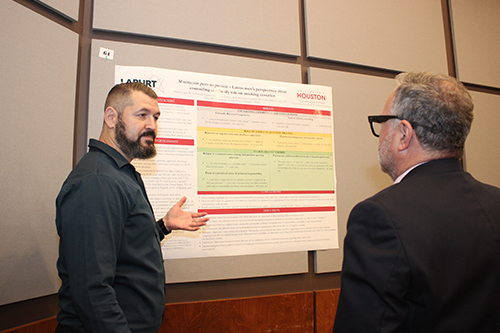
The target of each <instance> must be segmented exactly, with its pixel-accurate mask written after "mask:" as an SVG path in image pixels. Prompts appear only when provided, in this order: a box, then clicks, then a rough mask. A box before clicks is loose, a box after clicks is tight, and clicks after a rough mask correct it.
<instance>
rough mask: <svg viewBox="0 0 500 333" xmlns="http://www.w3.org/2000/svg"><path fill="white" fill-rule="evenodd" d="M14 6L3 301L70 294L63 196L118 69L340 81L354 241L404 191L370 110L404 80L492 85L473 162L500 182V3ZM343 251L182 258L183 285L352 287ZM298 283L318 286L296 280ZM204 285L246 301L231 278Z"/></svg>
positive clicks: (0, 37) (185, 289)
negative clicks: (359, 224) (388, 169)
mask: <svg viewBox="0 0 500 333" xmlns="http://www.w3.org/2000/svg"><path fill="white" fill-rule="evenodd" d="M1 1H2V10H1V11H0V18H1V20H0V31H1V33H0V43H1V45H2V47H1V48H0V59H2V61H1V62H0V66H1V68H0V73H1V75H2V79H1V80H0V100H1V101H2V103H1V105H2V116H3V120H2V122H1V123H0V129H1V131H0V135H1V138H0V145H1V146H0V147H1V152H2V155H1V163H0V166H1V174H2V178H1V187H0V188H1V205H2V207H1V211H2V215H1V217H0V230H1V232H0V263H1V264H0V270H1V271H0V276H1V278H0V305H2V304H8V303H12V302H17V301H21V300H25V299H31V298H35V297H38V296H43V295H49V294H54V293H56V292H57V289H58V286H59V280H58V278H57V271H56V268H55V260H56V258H57V244H58V239H57V235H56V233H55V227H54V214H55V205H54V201H55V197H56V195H57V192H58V190H59V188H60V186H61V183H62V181H63V180H64V178H65V177H66V175H67V173H68V172H69V171H70V169H71V166H72V162H74V161H73V154H75V155H76V159H78V158H79V157H81V155H82V154H83V153H82V152H84V151H85V149H86V148H85V147H86V144H87V134H89V135H90V136H93V137H94V136H96V133H98V131H99V128H100V124H101V120H100V119H98V118H99V113H100V109H101V104H102V102H103V99H104V96H105V94H106V93H107V90H108V89H109V88H110V86H111V85H112V81H113V78H112V76H111V77H109V70H110V68H112V67H113V66H114V65H115V64H117V65H144V66H157V67H163V68H171V69H178V70H190V71H198V72H204V73H212V74H221V75H231V76H242V77H252V78H261V79H269V80H279V81H287V82H295V83H311V84H321V85H328V86H331V87H332V90H333V97H334V121H335V150H336V154H337V155H336V160H337V181H338V212H339V223H340V226H339V229H340V230H341V237H342V236H343V232H345V223H346V219H347V215H348V213H349V211H350V209H351V208H352V206H353V205H354V204H355V203H357V202H358V201H360V200H362V199H363V198H365V197H366V196H368V195H371V194H373V193H374V192H376V191H378V190H380V189H382V188H383V187H385V186H387V185H388V184H389V179H388V178H387V176H385V175H384V174H382V173H381V172H379V171H378V165H377V159H376V145H377V143H376V139H375V138H374V137H372V136H371V134H370V130H369V126H368V122H367V120H366V116H367V115H368V114H377V113H379V112H380V111H381V108H382V106H383V103H384V101H385V99H386V97H387V95H388V94H389V93H390V91H391V90H392V88H393V82H392V79H391V78H392V77H393V76H394V75H395V74H396V73H397V72H400V71H409V70H428V71H436V72H442V73H448V70H449V68H453V65H454V64H455V63H456V67H455V68H454V69H453V71H456V74H457V76H458V77H459V78H460V79H461V80H462V81H464V82H466V83H468V84H472V85H470V86H471V87H472V88H473V89H475V90H478V92H474V93H473V96H474V98H475V100H476V121H475V123H474V124H473V130H472V132H471V136H470V140H469V142H468V143H467V146H466V149H467V152H466V166H467V169H468V170H469V171H471V173H472V174H477V176H478V178H479V179H481V180H484V181H486V182H491V183H494V184H495V185H497V186H500V179H499V177H498V176H497V174H498V171H497V170H498V169H499V166H500V155H499V154H500V151H499V150H498V148H496V147H497V146H498V145H497V142H498V139H499V138H498V135H497V134H495V133H497V132H498V126H497V125H498V124H499V123H500V113H499V112H498V106H499V104H500V101H499V99H500V98H499V94H500V79H499V78H500V75H499V74H500V63H499V62H498V60H497V59H498V56H497V55H498V45H500V44H499V42H498V38H499V37H498V36H500V34H499V31H500V24H499V23H498V20H497V18H498V17H499V16H500V6H499V5H498V1H496V0H488V1H481V2H477V1H467V0H451V1H444V0H443V1H430V0H426V1H405V2H401V1H400V0H380V1H372V0H352V1H344V0H304V1H301V0H259V1H232V0H217V1H215V0H184V1H169V2H166V1H163V0H149V1H144V2H142V1H135V0H125V1H120V2H116V1H108V0H93V1H92V0H80V1H76V0H72V1H69V0H47V1H32V0H16V1H13V0H1ZM40 3H41V4H42V5H40ZM448 3H450V4H451V6H450V7H451V8H448V6H447V4H448ZM448 9H449V14H450V17H451V25H450V24H449V23H448V20H447V17H448V12H447V10H448ZM444 11H445V12H444ZM91 22H92V24H93V26H91V25H90V24H91ZM449 36H453V38H454V41H455V43H454V44H452V43H450V40H449ZM79 41H80V44H79ZM98 46H104V47H109V48H112V49H115V50H117V51H118V52H117V53H116V58H115V60H113V62H111V63H109V62H108V63H105V62H104V60H103V59H101V58H98V57H97V53H96V48H97V47H98ZM452 46H454V47H452ZM479 91H480V92H479ZM87 122H88V125H87ZM75 123H76V128H74V124H75ZM74 137H75V138H76V139H75V140H74ZM341 258H342V252H341V250H335V251H333V250H332V251H322V252H318V253H317V254H315V256H314V257H311V256H309V255H308V254H307V253H299V254H293V255H292V254H283V255H273V256H251V258H242V257H234V258H228V259H227V260H203V259H201V260H196V261H176V262H174V261H172V262H167V267H168V269H167V271H168V270H169V269H170V270H171V271H172V272H175V273H172V274H175V279H176V282H182V281H193V280H194V279H193V278H194V277H197V280H198V281H203V280H217V279H219V280H220V279H222V280H224V279H235V278H243V277H251V276H266V275H273V276H275V277H273V278H272V279H271V278H270V279H269V280H259V279H250V280H245V281H242V282H241V283H240V286H241V285H245V286H247V287H248V288H247V289H248V290H250V289H251V288H253V287H254V289H253V291H252V290H250V291H246V292H247V294H248V295H251V294H252V293H254V294H255V295H258V294H260V293H281V292H293V291H304V290H309V289H314V288H317V286H322V285H325V286H328V287H329V288H338V287H339V285H332V284H331V283H330V282H328V283H330V284H328V283H327V282H325V279H324V278H322V277H325V276H326V277H328V279H330V278H331V279H333V280H334V282H333V284H338V278H337V279H336V277H338V273H331V272H337V271H339V269H340V267H341V266H340V265H341ZM311 260H313V261H314V262H313V263H312V264H311ZM277 265H278V268H279V269H275V268H276V267H277ZM209 267H211V268H212V269H211V270H209V269H208V268H209ZM214 267H215V271H217V274H215V275H214V274H213V272H214ZM248 267H255V269H254V270H252V269H251V270H249V269H248ZM311 270H314V271H315V272H317V273H324V274H319V275H318V276H316V275H315V274H314V272H311ZM209 271H210V272H212V273H211V274H208V273H207V272H209ZM300 274H302V275H300ZM304 274H305V275H304ZM276 276H278V277H276ZM280 276H282V277H280ZM297 276H306V278H305V279H302V280H300V279H299V278H297V280H300V281H301V284H300V285H295V286H294V285H293V284H292V283H291V282H290V281H295V280H294V277H297ZM262 281H263V282H262ZM259 283H260V284H259ZM322 283H323V284H322ZM264 284H265V286H264ZM190 286H193V285H192V284H189V283H184V284H179V285H174V286H171V287H170V288H172V291H171V293H170V294H171V295H174V297H177V296H175V295H179V298H181V299H182V295H188V297H190V298H191V299H190V300H198V299H199V300H201V299H204V298H205V299H206V298H210V297H212V298H214V297H217V296H216V295H215V296H214V295H208V296H207V295H201V294H194V293H193V294H191V295H190V294H189V288H190ZM198 286H201V287H202V288H203V289H204V290H207V294H210V290H211V289H212V288H215V289H217V288H219V289H218V290H219V291H220V294H219V295H221V297H230V296H231V295H236V296H241V295H242V294H241V293H238V291H236V290H234V289H235V288H234V287H231V285H230V283H229V282H227V281H223V282H220V283H219V284H215V283H214V284H209V283H207V284H206V285H203V284H201V285H198ZM294 288H295V289H294ZM293 289H294V290H293ZM186 297H187V296H186Z"/></svg>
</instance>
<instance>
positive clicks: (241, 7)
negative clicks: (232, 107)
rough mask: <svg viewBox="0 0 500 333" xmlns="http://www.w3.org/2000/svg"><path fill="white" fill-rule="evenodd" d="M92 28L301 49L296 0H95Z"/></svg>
mask: <svg viewBox="0 0 500 333" xmlns="http://www.w3.org/2000/svg"><path fill="white" fill-rule="evenodd" d="M94 28H95V29H99V30H109V31H121V32H127V33H133V34H140V35H149V36H160V37H168V38H174V39H181V40H189V41H196V42H201V43H211V44H220V45H227V46H235V47H241V48H246V49H253V50H261V51H269V52H277V53H283V54H293V55H299V54H300V38H299V37H300V36H299V32H300V31H299V5H298V2H297V0H254V1H233V0H183V1H162V0H149V1H135V0H122V1H120V2H119V3H117V2H115V1H107V0H95V1H94Z"/></svg>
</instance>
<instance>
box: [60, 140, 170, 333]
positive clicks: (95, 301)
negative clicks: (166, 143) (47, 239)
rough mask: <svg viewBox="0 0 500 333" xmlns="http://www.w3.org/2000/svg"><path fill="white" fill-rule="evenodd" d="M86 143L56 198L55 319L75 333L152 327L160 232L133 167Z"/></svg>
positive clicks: (159, 283) (161, 287)
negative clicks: (57, 283)
mask: <svg viewBox="0 0 500 333" xmlns="http://www.w3.org/2000/svg"><path fill="white" fill-rule="evenodd" d="M89 147H90V150H89V152H88V153H87V154H86V155H85V156H84V157H83V158H82V159H81V161H80V162H79V163H78V164H77V166H76V167H75V168H74V170H73V171H72V172H71V173H70V175H69V176H68V178H67V179H66V181H65V182H64V184H63V186H62V188H61V191H60V193H59V196H58V197H57V200H56V208H57V214H56V226H57V232H58V234H59V237H60V244H59V259H58V261H57V269H58V271H59V277H60V278H61V280H62V285H61V288H60V290H59V306H60V308H61V312H60V313H59V315H58V321H59V323H61V324H62V325H65V326H69V327H72V328H74V329H77V330H80V331H84V330H85V331H91V332H157V331H158V330H159V328H160V326H161V323H162V320H163V314H164V310H165V273H164V269H163V259H162V254H161V245H160V241H161V239H163V237H164V234H163V233H162V231H161V230H160V228H159V226H158V224H157V223H156V222H155V218H154V215H153V210H152V208H151V205H150V203H149V201H148V198H147V195H146V192H145V189H144V185H143V183H142V180H141V177H140V175H139V173H137V172H136V171H135V168H134V167H133V165H131V164H130V163H129V162H128V161H127V160H126V159H125V158H124V157H123V156H122V155H121V154H120V153H119V152H118V151H116V150H115V149H113V148H111V147H110V146H108V145H106V144H104V143H102V142H100V141H97V140H90V143H89Z"/></svg>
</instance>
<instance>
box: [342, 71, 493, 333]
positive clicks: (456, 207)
mask: <svg viewBox="0 0 500 333" xmlns="http://www.w3.org/2000/svg"><path fill="white" fill-rule="evenodd" d="M396 80H397V82H398V87H397V88H396V89H395V90H394V92H393V93H392V94H391V95H390V96H389V99H388V101H387V103H386V105H385V107H384V109H383V112H382V115H380V116H370V117H369V121H370V124H371V127H372V132H373V134H374V135H375V136H380V141H379V160H380V165H381V169H382V171H384V172H385V173H387V174H388V175H389V176H390V177H391V178H392V179H393V180H394V184H393V185H392V186H390V187H388V188H386V189H385V190H383V191H381V192H379V193H378V194H376V195H374V196H373V197H371V198H368V199H366V200H364V201H363V202H361V203H359V204H358V205H356V206H355V207H354V208H353V210H352V211H351V214H350V216H349V219H348V222H347V235H346V237H345V241H344V262H343V268H342V276H341V292H340V298H339V303H338V310H337V313H336V318H335V325H334V329H333V332H334V333H342V332H346V333H357V332H360V333H369V332H425V333H429V332H461V333H464V332H471V333H472V332H474V333H478V332H500V283H499V281H500V237H499V232H500V189H498V188H497V187H493V186H490V185H486V184H483V183H480V182H479V181H477V180H475V179H474V178H473V177H472V176H471V175H470V174H469V173H467V172H465V171H464V170H463V168H462V165H461V163H460V158H462V155H463V150H464V144H465V139H466V137H467V135H468V133H469V130H470V126H471V123H472V119H473V114H472V110H473V107H474V106H473V103H472V99H471V96H470V95H469V93H468V92H467V90H466V89H465V87H464V86H463V85H462V84H461V83H460V82H459V81H457V80H456V79H454V78H451V77H449V76H445V75H440V74H433V73H422V72H415V73H403V74H400V75H398V76H397V78H396ZM376 124H379V125H381V127H380V131H377V130H376V127H375V125H376Z"/></svg>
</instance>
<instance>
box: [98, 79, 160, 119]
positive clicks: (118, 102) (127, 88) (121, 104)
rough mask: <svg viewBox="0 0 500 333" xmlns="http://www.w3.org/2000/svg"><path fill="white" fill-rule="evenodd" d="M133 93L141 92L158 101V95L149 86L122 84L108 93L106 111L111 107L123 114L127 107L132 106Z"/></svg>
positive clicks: (137, 83) (105, 104)
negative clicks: (131, 96) (131, 97)
mask: <svg viewBox="0 0 500 333" xmlns="http://www.w3.org/2000/svg"><path fill="white" fill-rule="evenodd" d="M133 91H140V92H143V93H144V94H146V95H147V96H149V97H151V98H153V99H158V95H156V93H155V92H154V90H153V89H151V88H150V87H148V86H147V85H145V84H143V83H140V82H128V83H120V84H117V85H115V86H114V87H113V88H111V90H110V91H109V93H108V97H107V98H106V103H104V110H106V109H107V108H108V107H109V106H111V107H112V108H114V109H116V110H117V111H118V113H120V114H121V113H122V111H123V110H124V109H125V108H126V107H127V106H130V105H132V100H131V99H130V95H131V94H132V92H133Z"/></svg>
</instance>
